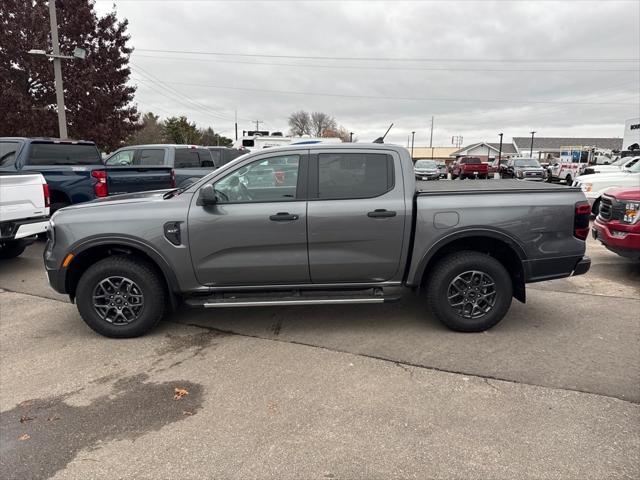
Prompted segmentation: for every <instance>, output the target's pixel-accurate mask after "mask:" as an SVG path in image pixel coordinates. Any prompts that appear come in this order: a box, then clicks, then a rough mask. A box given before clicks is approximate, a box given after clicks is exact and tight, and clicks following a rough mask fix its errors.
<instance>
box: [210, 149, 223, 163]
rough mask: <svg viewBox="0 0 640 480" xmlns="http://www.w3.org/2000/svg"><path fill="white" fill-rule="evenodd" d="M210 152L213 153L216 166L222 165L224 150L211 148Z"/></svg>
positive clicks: (212, 156)
mask: <svg viewBox="0 0 640 480" xmlns="http://www.w3.org/2000/svg"><path fill="white" fill-rule="evenodd" d="M209 153H210V154H211V158H212V159H213V164H214V165H215V166H216V167H219V166H220V165H222V152H220V150H209Z"/></svg>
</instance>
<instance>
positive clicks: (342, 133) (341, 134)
mask: <svg viewBox="0 0 640 480" xmlns="http://www.w3.org/2000/svg"><path fill="white" fill-rule="evenodd" d="M322 136H323V137H327V138H332V137H333V138H339V139H340V140H342V141H343V142H349V141H351V134H350V133H349V130H347V129H346V128H344V127H343V126H342V125H340V126H338V127H336V128H327V129H326V130H325V131H324V132H322Z"/></svg>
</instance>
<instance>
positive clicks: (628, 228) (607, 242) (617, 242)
mask: <svg viewBox="0 0 640 480" xmlns="http://www.w3.org/2000/svg"><path fill="white" fill-rule="evenodd" d="M591 235H592V236H593V238H594V239H596V240H598V241H600V242H601V243H602V244H603V245H604V246H605V247H607V248H608V249H609V250H611V251H612V252H614V253H617V254H618V255H620V256H623V257H629V258H640V223H636V224H635V225H630V224H627V223H621V222H620V221H618V220H610V221H608V222H603V221H602V220H601V219H600V217H596V220H595V222H593V228H592V229H591Z"/></svg>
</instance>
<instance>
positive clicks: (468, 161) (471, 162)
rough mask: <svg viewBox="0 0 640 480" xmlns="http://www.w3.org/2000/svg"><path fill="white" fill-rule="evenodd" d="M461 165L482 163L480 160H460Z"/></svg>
mask: <svg viewBox="0 0 640 480" xmlns="http://www.w3.org/2000/svg"><path fill="white" fill-rule="evenodd" d="M460 163H466V164H470V165H477V164H478V163H482V162H481V161H480V159H479V158H463V159H462V160H460Z"/></svg>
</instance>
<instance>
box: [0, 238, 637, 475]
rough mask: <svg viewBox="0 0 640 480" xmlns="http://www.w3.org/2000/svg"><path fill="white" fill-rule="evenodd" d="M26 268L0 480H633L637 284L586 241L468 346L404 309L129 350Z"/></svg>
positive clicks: (141, 342) (267, 325) (0, 398)
mask: <svg viewBox="0 0 640 480" xmlns="http://www.w3.org/2000/svg"><path fill="white" fill-rule="evenodd" d="M41 249H42V244H36V245H34V246H33V247H31V248H30V249H29V251H28V252H27V253H26V254H25V256H24V257H21V258H19V259H17V260H15V261H11V262H3V264H2V265H1V266H0V288H2V289H5V291H2V292H0V366H1V368H0V410H1V413H0V477H1V478H8V479H10V478H60V479H62V478H65V479H67V478H72V479H73V478H78V479H80V478H82V479H85V478H149V479H151V478H203V477H204V478H212V477H216V478H242V479H245V478H265V477H278V478H320V479H327V478H330V479H339V478H443V479H449V478H510V479H511V478H570V479H573V478H576V479H577V478H580V479H583V478H594V479H595V478H598V479H600V478H639V477H640V318H639V317H640V314H639V313H638V312H640V300H639V297H640V295H639V293H640V272H639V271H638V265H637V264H636V265H633V264H630V263H629V262H626V261H624V260H623V259H620V258H619V257H617V256H615V255H613V254H611V253H609V252H607V251H606V250H604V249H603V248H602V247H600V246H599V245H597V244H595V243H593V242H590V243H589V252H588V253H589V254H590V255H591V256H592V258H593V259H594V266H593V270H592V272H590V273H589V274H588V275H587V276H584V277H576V278H575V279H566V280H560V281H554V282H548V283H546V284H537V285H531V286H530V288H529V290H528V297H529V301H528V303H527V305H521V304H518V303H514V304H513V307H512V310H511V312H510V313H509V315H508V316H507V318H506V319H505V320H504V321H503V322H502V323H501V324H499V325H498V326H497V327H496V328H494V329H492V330H490V331H488V332H486V333H484V334H459V333H454V332H449V331H448V330H446V329H444V328H443V327H441V326H440V325H439V324H438V323H437V322H435V321H434V320H432V319H430V318H428V316H427V315H426V314H425V313H424V311H423V306H422V303H421V300H420V299H419V298H416V297H413V296H412V295H407V296H406V298H405V299H403V301H402V302H400V303H396V304H390V305H384V306H357V307H354V306H350V307H346V306H340V307H336V306H333V307H291V308H275V307H274V308H263V309H258V308H255V309H228V310H218V311H215V312H211V311H207V312H200V311H180V312H177V313H175V314H174V315H172V316H171V318H170V319H169V321H168V322H164V323H162V324H161V325H160V327H159V328H158V329H156V330H155V331H154V332H153V333H152V334H151V335H149V336H146V337H143V338H139V339H134V340H110V339H106V338H102V337H99V336H97V335H96V334H94V333H93V332H92V331H91V330H90V329H89V328H88V327H86V326H85V325H84V324H83V323H82V321H81V320H80V318H79V316H78V314H77V311H76V309H75V307H74V306H73V305H70V304H68V303H67V302H66V299H65V298H64V297H62V296H59V295H56V294H55V292H53V291H52V290H50V289H49V288H48V287H47V285H46V281H45V279H44V272H43V271H42V265H41V257H39V255H40V252H41ZM45 297H48V298H45ZM176 388H178V389H185V390H187V391H188V394H187V395H185V396H184V397H181V398H180V399H179V400H175V399H174V395H175V389H176ZM25 435H26V436H25Z"/></svg>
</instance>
